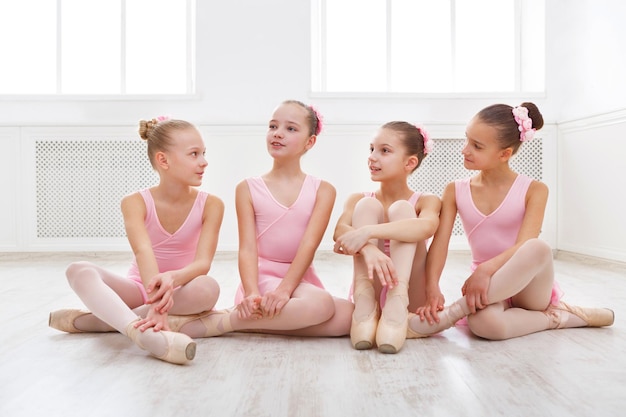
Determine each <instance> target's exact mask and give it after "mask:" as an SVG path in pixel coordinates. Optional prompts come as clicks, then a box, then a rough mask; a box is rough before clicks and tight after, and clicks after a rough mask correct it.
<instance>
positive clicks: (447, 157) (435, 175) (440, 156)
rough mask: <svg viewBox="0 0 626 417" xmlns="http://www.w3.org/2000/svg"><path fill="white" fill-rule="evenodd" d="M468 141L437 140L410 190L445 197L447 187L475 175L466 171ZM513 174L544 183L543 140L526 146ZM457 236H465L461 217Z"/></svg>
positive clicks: (513, 164)
mask: <svg viewBox="0 0 626 417" xmlns="http://www.w3.org/2000/svg"><path fill="white" fill-rule="evenodd" d="M464 143H465V139H436V140H435V146H434V149H433V153H432V154H431V155H428V156H427V157H426V158H425V159H424V162H423V163H422V165H420V167H419V168H418V169H417V170H416V171H415V172H414V173H413V174H411V176H410V177H409V186H410V187H411V188H412V189H413V190H416V191H427V192H431V193H433V194H436V195H439V196H441V194H442V193H443V190H444V188H445V186H446V185H447V184H448V183H450V182H451V181H454V180H456V179H461V178H467V177H469V176H471V175H472V174H473V171H468V170H467V169H465V168H464V167H463V159H462V155H461V150H462V149H463V144H464ZM510 165H511V168H512V169H513V171H515V172H518V173H520V174H524V175H527V176H529V177H531V178H534V179H536V180H540V181H541V180H542V176H543V172H542V166H543V148H542V140H541V138H535V139H534V140H533V141H532V142H527V143H523V144H522V146H521V147H520V149H519V151H518V153H517V155H516V156H514V157H513V159H511V161H510ZM452 234H453V235H454V236H462V235H464V234H465V233H464V232H463V227H462V226H461V221H460V219H459V218H458V216H457V219H456V222H455V223H454V229H453V230H452Z"/></svg>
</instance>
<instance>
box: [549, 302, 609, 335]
mask: <svg viewBox="0 0 626 417" xmlns="http://www.w3.org/2000/svg"><path fill="white" fill-rule="evenodd" d="M545 313H546V314H547V316H548V317H549V318H550V321H551V326H550V328H553V329H562V328H565V327H580V326H568V325H567V321H568V320H567V319H568V317H569V316H570V314H573V315H574V316H576V317H578V318H580V319H581V320H582V321H584V322H585V323H586V327H604V326H611V325H612V324H613V322H614V321H615V313H614V312H613V310H610V309H608V308H589V307H578V306H572V305H569V304H567V303H564V302H563V301H560V302H559V304H558V305H556V306H555V305H552V304H550V306H548V309H547V310H546V311H545Z"/></svg>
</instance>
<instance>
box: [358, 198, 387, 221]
mask: <svg viewBox="0 0 626 417" xmlns="http://www.w3.org/2000/svg"><path fill="white" fill-rule="evenodd" d="M384 211H385V210H384V209H383V205H382V204H381V202H380V201H378V200H377V199H375V198H362V199H360V200H359V201H357V203H356V205H355V206H354V214H353V216H354V215H355V214H356V215H359V214H361V213H370V214H375V215H376V216H377V217H379V218H382V216H383V213H384Z"/></svg>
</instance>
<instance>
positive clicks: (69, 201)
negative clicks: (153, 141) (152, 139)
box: [35, 140, 158, 238]
mask: <svg viewBox="0 0 626 417" xmlns="http://www.w3.org/2000/svg"><path fill="white" fill-rule="evenodd" d="M35 152H36V162H35V170H36V175H35V176H36V191H37V197H36V206H37V237H40V238H85V237H87V238H89V237H93V238H112V237H115V238H117V237H125V236H126V233H125V231H124V222H123V219H122V214H121V211H120V201H121V199H122V197H123V196H125V195H126V194H129V193H131V192H133V191H137V190H139V189H142V188H147V187H149V186H151V185H153V184H155V183H156V181H157V179H158V177H157V175H156V173H155V172H154V171H153V169H152V167H151V165H150V162H149V160H148V157H147V154H146V143H145V142H143V141H139V140H132V141H130V140H128V141H122V140H98V141H93V140H40V141H36V143H35Z"/></svg>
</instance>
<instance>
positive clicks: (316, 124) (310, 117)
mask: <svg viewBox="0 0 626 417" xmlns="http://www.w3.org/2000/svg"><path fill="white" fill-rule="evenodd" d="M282 104H296V105H298V106H300V107H302V108H303V109H305V110H306V112H307V117H306V121H307V124H308V127H309V135H319V134H320V132H321V131H322V115H321V114H320V113H319V112H318V111H317V110H315V108H313V106H309V105H308V104H304V103H303V102H301V101H298V100H285V101H283V103H282Z"/></svg>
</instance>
